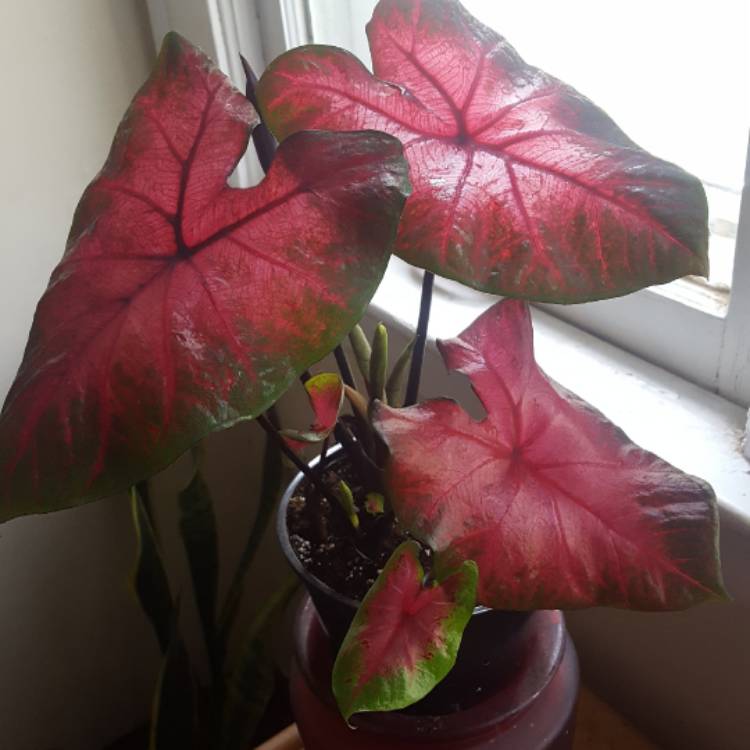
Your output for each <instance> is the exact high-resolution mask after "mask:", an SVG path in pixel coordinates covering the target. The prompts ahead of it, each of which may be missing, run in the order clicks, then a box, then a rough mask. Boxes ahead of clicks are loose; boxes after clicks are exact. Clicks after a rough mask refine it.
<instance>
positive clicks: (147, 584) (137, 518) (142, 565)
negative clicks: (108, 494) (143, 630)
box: [130, 487, 174, 654]
mask: <svg viewBox="0 0 750 750" xmlns="http://www.w3.org/2000/svg"><path fill="white" fill-rule="evenodd" d="M130 503H131V509H132V513H133V524H134V526H135V533H136V540H137V547H136V549H137V551H136V561H135V568H134V569H133V588H134V589H135V593H136V596H137V597H138V601H139V602H140V605H141V607H142V608H143V611H144V612H145V613H146V616H147V617H148V619H149V620H151V624H152V625H153V627H154V631H155V632H156V637H157V638H158V639H159V647H160V648H161V651H162V653H163V654H164V653H166V652H167V647H168V645H169V635H170V623H171V620H172V613H173V609H174V607H173V604H172V595H171V593H170V590H169V580H168V579H167V574H166V571H165V570H164V563H163V561H162V559H161V553H160V552H159V547H158V545H157V543H156V538H155V536H154V529H153V527H152V525H151V521H150V520H149V517H148V514H147V512H146V508H145V506H144V504H143V501H142V500H141V497H140V495H139V494H138V492H137V490H136V489H135V487H133V488H131V490H130Z"/></svg>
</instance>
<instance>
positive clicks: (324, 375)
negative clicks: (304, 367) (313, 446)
mask: <svg viewBox="0 0 750 750" xmlns="http://www.w3.org/2000/svg"><path fill="white" fill-rule="evenodd" d="M305 391H306V392H307V397H308V399H309V401H310V406H311V407H312V410H313V414H314V415H315V416H314V420H315V421H314V422H313V423H312V424H311V425H310V429H309V430H292V429H288V430H282V431H281V434H282V435H283V436H284V437H285V438H286V439H287V442H289V443H291V445H292V447H293V448H294V447H297V444H301V447H304V444H305V443H319V442H320V441H321V440H325V439H326V438H327V437H328V436H329V435H330V434H331V432H332V431H333V428H334V427H335V426H336V422H337V420H338V418H339V412H340V411H341V405H342V404H343V403H344V382H343V381H342V380H341V378H340V377H339V376H338V375H337V374H336V373H335V372H321V373H319V374H318V375H313V376H312V377H311V378H308V379H307V380H306V381H305Z"/></svg>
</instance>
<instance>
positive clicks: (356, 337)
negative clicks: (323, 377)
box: [349, 325, 372, 383]
mask: <svg viewBox="0 0 750 750" xmlns="http://www.w3.org/2000/svg"><path fill="white" fill-rule="evenodd" d="M349 343H350V344H351V345H352V351H353V352H354V358H355V359H356V360H357V367H358V368H359V372H360V374H361V375H362V377H363V378H364V379H365V383H369V380H370V356H371V355H372V349H371V347H370V342H369V341H368V340H367V336H365V332H364V331H363V330H362V327H361V326H360V325H356V326H354V328H352V330H351V331H350V332H349Z"/></svg>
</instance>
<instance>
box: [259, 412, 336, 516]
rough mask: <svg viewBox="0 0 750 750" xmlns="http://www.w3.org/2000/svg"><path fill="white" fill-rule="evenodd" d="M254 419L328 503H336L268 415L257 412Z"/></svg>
mask: <svg viewBox="0 0 750 750" xmlns="http://www.w3.org/2000/svg"><path fill="white" fill-rule="evenodd" d="M255 419H256V421H257V422H258V424H259V425H260V426H261V427H262V428H263V429H264V430H265V431H266V432H267V433H268V434H269V435H273V437H274V438H275V439H276V440H277V441H278V443H279V446H280V447H281V450H282V451H283V453H284V455H285V456H286V457H287V458H288V459H289V460H290V461H291V462H292V463H293V464H294V465H295V466H296V467H297V468H298V469H299V470H300V471H301V472H302V473H303V474H304V475H305V477H307V479H308V480H309V481H310V482H311V483H312V484H313V485H314V486H315V488H316V489H317V490H318V492H320V494H321V495H323V497H325V498H326V500H328V502H329V503H333V504H334V505H336V504H338V500H337V499H336V498H335V497H334V496H333V495H332V494H331V493H330V492H329V491H328V490H327V489H326V486H325V485H324V484H323V482H322V481H321V480H320V479H319V477H318V476H316V474H315V472H314V471H313V470H312V469H311V468H310V467H309V466H308V465H307V464H306V463H305V462H304V461H303V460H302V459H301V458H300V457H299V456H298V455H297V454H296V453H295V452H294V451H293V450H292V449H291V448H290V447H289V446H288V445H287V444H286V442H285V441H284V438H283V437H281V435H279V432H278V429H276V428H275V427H274V426H273V425H272V424H271V422H270V420H269V419H268V417H266V415H265V414H259V415H258V416H257V417H256V418H255Z"/></svg>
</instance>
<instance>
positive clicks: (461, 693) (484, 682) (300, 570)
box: [277, 448, 565, 715]
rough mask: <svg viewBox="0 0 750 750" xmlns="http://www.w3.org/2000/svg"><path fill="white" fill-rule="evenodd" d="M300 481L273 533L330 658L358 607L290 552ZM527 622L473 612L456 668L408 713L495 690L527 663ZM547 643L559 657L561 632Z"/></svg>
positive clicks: (333, 455) (333, 456)
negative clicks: (290, 518)
mask: <svg viewBox="0 0 750 750" xmlns="http://www.w3.org/2000/svg"><path fill="white" fill-rule="evenodd" d="M343 459H344V456H343V454H342V452H341V450H340V449H339V448H337V449H334V450H332V451H331V452H330V453H329V458H328V461H329V462H330V463H332V464H334V465H335V463H336V462H337V461H341V460H343ZM317 464H318V460H315V461H313V462H311V464H310V466H311V467H315V466H316V465H317ZM304 481H305V477H304V475H303V474H302V473H300V474H298V475H297V476H296V477H295V478H294V480H293V481H292V482H291V484H290V485H289V487H288V488H287V490H286V492H285V493H284V496H283V498H282V500H281V505H280V506H279V511H278V516H277V533H278V537H279V542H280V543H281V548H282V549H283V550H284V554H285V555H286V558H287V560H288V561H289V563H290V565H291V566H292V567H293V568H294V570H295V571H296V573H297V574H298V575H299V577H300V578H301V580H302V582H303V584H304V586H305V588H306V589H307V591H308V593H309V595H310V598H311V599H312V601H313V604H314V605H315V609H316V610H317V612H318V615H319V617H320V620H321V622H322V624H323V627H324V628H325V630H326V632H327V634H328V636H329V637H330V639H331V645H332V648H333V650H334V652H335V651H337V650H338V647H339V646H340V645H341V642H342V641H343V639H344V636H345V635H346V632H347V630H348V629H349V625H350V624H351V621H352V619H353V618H354V614H355V613H356V611H357V608H358V606H359V602H357V601H355V600H354V599H350V598H349V597H346V596H342V595H341V594H339V593H338V592H337V591H334V590H333V589H332V588H331V587H330V586H328V584H326V583H324V582H323V581H321V580H320V579H319V578H317V577H316V576H314V575H313V574H311V573H310V571H308V570H307V569H306V568H305V567H304V566H303V565H302V563H301V562H300V560H299V558H298V557H297V555H296V553H295V552H294V549H293V548H292V544H291V541H290V539H289V528H288V525H287V513H288V507H289V501H290V500H291V499H292V497H294V496H295V495H297V494H300V489H301V485H302V484H303V483H304ZM530 616H531V613H529V612H505V611H499V610H491V609H487V608H486V607H476V608H475V609H474V614H473V615H472V617H471V619H470V621H469V624H468V625H467V627H466V630H465V631H464V635H463V639H462V641H461V647H460V649H459V652H458V656H457V658H456V665H455V666H454V668H453V669H452V670H451V672H450V673H449V675H448V676H447V677H446V678H445V679H444V680H443V681H442V682H441V683H440V684H439V685H438V686H437V687H436V688H435V689H434V690H433V691H432V692H431V693H430V694H429V695H428V696H427V697H426V698H424V699H423V700H422V701H420V702H419V703H417V704H415V705H414V706H413V707H411V708H410V709H408V711H409V712H412V713H419V714H425V715H439V714H446V713H450V712H451V711H455V710H456V709H457V708H458V706H459V705H460V706H462V707H463V708H467V707H470V706H471V705H472V704H473V703H474V702H478V701H479V700H481V699H482V697H483V696H486V695H487V694H488V693H490V692H492V691H494V690H496V689H497V688H498V686H499V685H500V684H501V683H502V681H503V680H504V679H505V678H506V676H507V674H508V671H509V670H513V671H516V670H518V669H519V668H522V666H523V665H522V663H521V662H522V661H523V660H524V659H526V658H527V653H528V648H526V647H525V646H524V645H523V644H524V643H525V641H524V639H526V638H527V635H528V629H525V627H524V626H525V625H526V623H527V621H528V620H529V618H530ZM550 638H551V639H552V641H551V642H550V644H549V646H548V651H549V653H550V654H558V655H559V654H562V651H563V646H564V639H565V628H564V626H561V627H560V628H559V629H558V631H556V632H555V633H553V634H550ZM556 658H558V657H553V658H552V660H551V663H550V664H548V665H547V666H548V668H550V669H553V668H556V661H555V659H556Z"/></svg>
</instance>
